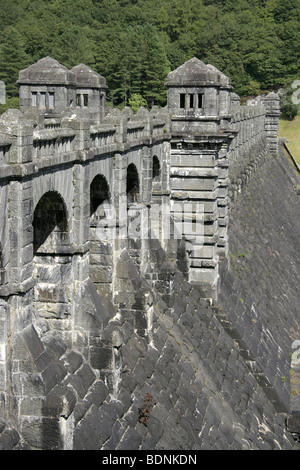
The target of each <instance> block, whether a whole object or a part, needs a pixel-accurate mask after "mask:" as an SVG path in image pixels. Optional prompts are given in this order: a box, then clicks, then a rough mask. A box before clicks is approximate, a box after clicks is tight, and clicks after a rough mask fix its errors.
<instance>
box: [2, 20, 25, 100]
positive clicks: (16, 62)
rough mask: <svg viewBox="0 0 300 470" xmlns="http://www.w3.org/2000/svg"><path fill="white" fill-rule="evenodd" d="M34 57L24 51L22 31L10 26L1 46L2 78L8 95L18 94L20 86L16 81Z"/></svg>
mask: <svg viewBox="0 0 300 470" xmlns="http://www.w3.org/2000/svg"><path fill="white" fill-rule="evenodd" d="M31 61H32V59H31V58H30V57H29V56H28V55H27V54H26V53H25V51H24V42H23V38H22V36H21V35H20V33H19V32H18V31H17V30H16V29H15V28H14V27H10V28H8V29H7V30H6V32H5V34H4V41H3V43H2V44H1V47H0V79H1V80H2V81H4V83H5V85H6V93H7V95H8V97H10V98H11V97H14V96H18V93H19V87H18V85H17V84H16V81H17V80H18V77H19V71H20V70H22V69H24V68H26V67H27V66H28V65H29V64H30V62H31Z"/></svg>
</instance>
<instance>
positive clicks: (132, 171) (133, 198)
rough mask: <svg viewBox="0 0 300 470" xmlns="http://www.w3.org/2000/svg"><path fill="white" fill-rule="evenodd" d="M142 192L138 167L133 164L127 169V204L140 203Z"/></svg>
mask: <svg viewBox="0 0 300 470" xmlns="http://www.w3.org/2000/svg"><path fill="white" fill-rule="evenodd" d="M139 192H140V183H139V175H138V171H137V168H136V166H135V165H134V164H133V163H131V164H130V165H129V166H128V168H127V180H126V194H127V202H129V203H130V202H138V196H139Z"/></svg>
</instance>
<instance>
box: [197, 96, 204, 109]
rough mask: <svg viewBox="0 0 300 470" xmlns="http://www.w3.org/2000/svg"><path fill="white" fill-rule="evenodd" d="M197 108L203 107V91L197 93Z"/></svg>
mask: <svg viewBox="0 0 300 470" xmlns="http://www.w3.org/2000/svg"><path fill="white" fill-rule="evenodd" d="M198 108H199V109H202V108H203V93H198Z"/></svg>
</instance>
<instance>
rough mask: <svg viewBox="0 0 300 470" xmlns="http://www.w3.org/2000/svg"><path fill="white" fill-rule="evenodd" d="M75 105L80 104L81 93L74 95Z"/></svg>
mask: <svg viewBox="0 0 300 470" xmlns="http://www.w3.org/2000/svg"><path fill="white" fill-rule="evenodd" d="M76 106H81V95H76Z"/></svg>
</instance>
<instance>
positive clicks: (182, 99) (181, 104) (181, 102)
mask: <svg viewBox="0 0 300 470" xmlns="http://www.w3.org/2000/svg"><path fill="white" fill-rule="evenodd" d="M180 107H181V108H185V93H180Z"/></svg>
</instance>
